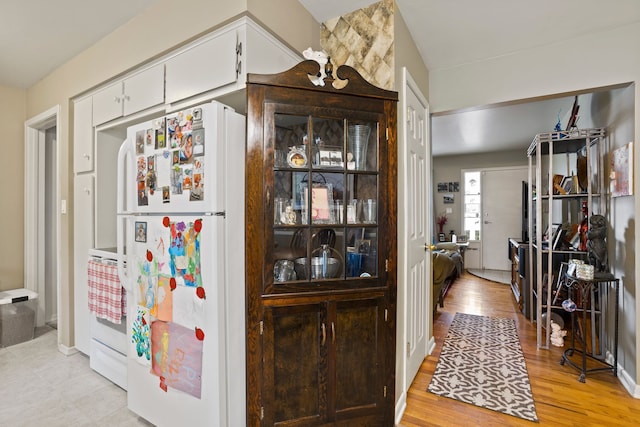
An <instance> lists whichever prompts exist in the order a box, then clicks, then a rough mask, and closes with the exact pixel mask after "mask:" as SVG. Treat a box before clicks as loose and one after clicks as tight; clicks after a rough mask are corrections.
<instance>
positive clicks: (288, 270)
mask: <svg viewBox="0 0 640 427" xmlns="http://www.w3.org/2000/svg"><path fill="white" fill-rule="evenodd" d="M296 279H297V277H296V272H295V269H294V265H293V261H291V260H289V259H279V260H277V261H276V262H275V264H274V266H273V280H275V281H276V282H288V281H290V280H296Z"/></svg>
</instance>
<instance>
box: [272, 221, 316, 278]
mask: <svg viewBox="0 0 640 427" xmlns="http://www.w3.org/2000/svg"><path fill="white" fill-rule="evenodd" d="M308 232H309V230H307V229H302V228H301V229H297V230H294V229H281V228H278V229H275V230H274V236H273V245H274V249H273V258H274V263H273V282H274V283H276V284H278V283H283V282H291V281H294V280H298V279H299V278H298V277H297V274H296V270H295V264H294V261H295V259H297V258H300V257H305V256H306V255H307V247H306V242H307V240H308V238H307V236H308Z"/></svg>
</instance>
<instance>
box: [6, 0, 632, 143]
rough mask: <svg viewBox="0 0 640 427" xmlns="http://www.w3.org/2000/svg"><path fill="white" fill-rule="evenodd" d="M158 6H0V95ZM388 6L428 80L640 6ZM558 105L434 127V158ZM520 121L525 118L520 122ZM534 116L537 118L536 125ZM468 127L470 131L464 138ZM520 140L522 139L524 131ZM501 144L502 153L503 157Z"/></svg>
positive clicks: (365, 0) (353, 4)
mask: <svg viewBox="0 0 640 427" xmlns="http://www.w3.org/2000/svg"><path fill="white" fill-rule="evenodd" d="M157 1H158V0H109V1H104V0H56V1H46V0H22V1H21V2H17V1H13V0H11V1H5V0H2V2H1V3H0V4H1V5H2V16H3V18H5V19H3V22H2V25H0V58H2V59H0V85H5V86H12V87H21V88H28V87H30V86H32V85H33V84H35V83H36V82H37V81H39V80H40V79H42V78H43V77H44V76H46V75H47V74H48V73H50V72H51V71H53V70H54V69H55V68H57V67H58V66H60V65H62V64H63V63H65V62H66V61H68V60H69V59H71V58H73V57H74V56H75V55H77V54H78V53H80V52H81V51H83V50H84V49H86V48H87V47H89V46H91V45H92V44H94V43H95V42H96V41H98V40H100V39H101V38H102V37H104V36H105V35H107V34H109V33H110V32H112V31H113V30H114V29H116V28H117V27H119V26H120V25H122V24H124V23H125V22H127V21H128V20H130V19H131V18H133V17H134V16H135V15H136V14H138V13H139V12H140V11H142V10H143V9H144V8H146V7H148V6H150V5H151V4H153V3H154V2H157ZM299 1H300V2H301V3H302V4H303V5H304V6H305V7H306V8H307V9H308V10H309V11H310V12H311V13H312V14H313V15H314V17H315V18H316V20H318V22H322V21H325V20H327V19H329V18H333V17H336V16H339V15H342V14H345V13H348V12H351V11H353V10H356V9H358V8H361V7H364V6H367V5H368V4H371V3H375V1H370V0H299ZM396 3H397V5H398V8H399V10H400V13H401V14H402V16H403V18H404V20H405V22H406V23H407V26H408V27H409V30H410V31H411V33H412V36H413V38H414V40H415V41H416V44H417V46H418V50H419V51H420V53H421V55H422V57H423V59H424V61H425V64H426V65H427V67H428V68H429V69H430V70H436V69H446V68H449V67H454V66H457V65H461V64H465V63H469V62H474V61H479V60H483V59H487V58H493V57H498V56H501V55H506V54H509V53H512V52H515V51H520V50H523V49H529V48H533V47H536V46H542V45H548V44H551V43H555V42H558V41H561V40H567V39H571V38H573V37H578V36H580V35H582V34H584V33H585V32H593V31H598V30H606V29H608V28H612V27H617V26H621V25H627V24H630V23H632V22H637V21H640V1H639V0H615V1H603V0H562V1H558V0H536V1H514V0H482V1H479V0H396ZM557 102H558V101H557V100H554V104H553V105H550V106H547V105H545V104H543V103H537V104H536V105H531V106H524V105H523V106H521V107H518V108H516V107H515V106H509V107H508V108H504V107H500V108H480V109H478V110H475V111H467V112H458V113H457V114H449V115H442V116H437V117H434V120H433V125H432V132H433V135H434V138H433V142H434V146H433V153H434V155H440V154H446V153H447V152H446V147H447V146H448V147H452V145H453V144H446V143H445V144H440V143H439V141H441V139H440V138H436V136H437V135H438V133H439V132H440V129H442V132H446V134H447V135H449V136H450V137H451V136H453V135H455V137H456V138H460V139H458V141H460V144H458V145H456V146H455V151H456V152H457V153H460V152H462V150H476V149H477V147H482V149H483V150H484V151H490V150H492V149H493V147H494V145H492V144H494V143H495V144H498V142H497V140H499V139H500V138H498V137H496V129H505V130H506V129H507V128H508V126H509V125H514V128H516V129H523V131H522V132H525V131H524V129H525V128H526V127H527V126H528V125H527V124H531V126H535V127H537V128H540V127H541V126H545V127H546V125H547V124H548V123H549V122H551V123H552V124H555V122H556V121H557V114H558V109H559V108H562V112H563V115H564V114H565V113H566V112H567V111H568V109H570V108H571V103H572V102H573V100H572V99H565V100H563V101H560V104H561V105H558V104H557ZM567 103H568V106H567ZM479 107H482V106H479ZM520 111H522V114H526V117H527V119H526V120H525V121H524V122H522V120H524V119H523V118H522V117H520V116H519V114H520V113H519V112H520ZM536 111H539V112H540V113H541V114H542V116H534V115H533V114H534V113H535V112H536ZM505 114H507V115H505ZM533 117H538V119H536V120H533V119H532V118H533ZM471 124H473V125H471ZM534 124H537V125H534ZM471 126H472V127H473V131H470V130H469V128H470V127H471ZM488 130H491V131H492V132H491V135H492V138H490V139H487V138H481V136H482V135H487V134H488ZM543 130H544V129H543ZM538 131H540V129H538ZM526 132H527V135H528V136H527V138H528V139H530V136H531V135H532V133H531V129H527V130H526ZM535 132H536V131H533V133H535ZM505 133H506V134H509V132H506V131H505ZM511 134H512V135H513V133H511ZM507 143H508V142H507V141H505V142H504V144H507ZM513 143H514V142H512V144H513ZM504 144H503V145H500V149H505V148H508V145H504ZM474 147H476V148H474Z"/></svg>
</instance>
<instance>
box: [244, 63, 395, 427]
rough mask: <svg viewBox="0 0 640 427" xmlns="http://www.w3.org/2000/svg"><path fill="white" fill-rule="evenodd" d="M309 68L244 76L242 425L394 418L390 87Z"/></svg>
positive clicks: (372, 422)
mask: <svg viewBox="0 0 640 427" xmlns="http://www.w3.org/2000/svg"><path fill="white" fill-rule="evenodd" d="M319 70H320V67H319V65H318V63H317V62H314V61H304V62H301V63H299V64H298V65H296V66H295V67H293V68H291V69H290V70H288V71H285V72H283V73H280V74H274V75H256V74H250V75H249V76H248V84H247V100H248V109H247V115H248V117H247V160H246V171H247V172H246V191H247V205H246V230H245V231H246V266H247V267H246V291H247V298H246V314H247V422H248V425H250V426H272V425H278V426H347V425H348V426H356V425H367V426H392V425H393V418H394V404H395V399H394V392H395V330H396V321H395V320H396V280H397V274H396V270H397V236H396V219H397V188H396V186H397V141H396V135H397V131H396V127H397V126H396V118H397V99H398V98H397V93H396V92H391V91H387V90H383V89H380V88H377V87H375V86H373V85H371V84H369V83H367V82H366V81H365V80H364V79H363V78H362V77H361V76H360V75H359V74H358V73H357V72H356V71H355V70H354V69H353V68H351V67H348V66H341V67H339V68H337V70H336V72H335V74H334V75H332V73H331V72H329V70H328V69H327V71H328V72H327V74H328V76H327V77H326V78H324V79H321V78H318V77H317V76H318V75H319ZM312 80H315V83H314V82H312ZM318 82H319V83H320V84H317V83H318Z"/></svg>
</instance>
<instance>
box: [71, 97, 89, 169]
mask: <svg viewBox="0 0 640 427" xmlns="http://www.w3.org/2000/svg"><path fill="white" fill-rule="evenodd" d="M92 114H93V112H92V100H91V97H88V98H84V99H81V100H79V101H77V102H75V103H74V105H73V171H74V172H75V173H80V172H88V171H91V170H93V125H92V122H93V121H92Z"/></svg>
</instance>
